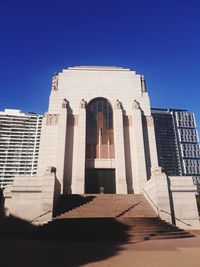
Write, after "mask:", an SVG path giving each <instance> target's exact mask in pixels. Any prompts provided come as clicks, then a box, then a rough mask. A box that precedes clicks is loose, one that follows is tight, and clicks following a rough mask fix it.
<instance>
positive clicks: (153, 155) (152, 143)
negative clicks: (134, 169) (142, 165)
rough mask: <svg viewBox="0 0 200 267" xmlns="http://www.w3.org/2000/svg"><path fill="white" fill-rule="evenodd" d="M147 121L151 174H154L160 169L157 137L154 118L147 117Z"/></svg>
mask: <svg viewBox="0 0 200 267" xmlns="http://www.w3.org/2000/svg"><path fill="white" fill-rule="evenodd" d="M146 121H147V131H148V139H149V151H150V160H151V173H153V171H154V169H157V168H158V154H157V147H156V137H155V129H154V121H153V117H152V116H146Z"/></svg>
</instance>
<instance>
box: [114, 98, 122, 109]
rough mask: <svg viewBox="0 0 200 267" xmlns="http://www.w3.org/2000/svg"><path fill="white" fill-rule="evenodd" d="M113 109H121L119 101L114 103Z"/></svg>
mask: <svg viewBox="0 0 200 267" xmlns="http://www.w3.org/2000/svg"><path fill="white" fill-rule="evenodd" d="M115 109H121V102H120V101H119V99H117V100H116V102H115Z"/></svg>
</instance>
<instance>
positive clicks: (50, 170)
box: [44, 166, 56, 175]
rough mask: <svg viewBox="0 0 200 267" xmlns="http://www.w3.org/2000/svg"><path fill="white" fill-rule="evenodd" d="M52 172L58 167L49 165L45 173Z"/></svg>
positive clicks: (49, 173)
mask: <svg viewBox="0 0 200 267" xmlns="http://www.w3.org/2000/svg"><path fill="white" fill-rule="evenodd" d="M52 173H56V167H53V166H48V167H47V168H46V170H45V174H44V175H51V174H52Z"/></svg>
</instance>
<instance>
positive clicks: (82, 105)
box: [80, 99, 87, 108]
mask: <svg viewBox="0 0 200 267" xmlns="http://www.w3.org/2000/svg"><path fill="white" fill-rule="evenodd" d="M86 104H87V102H86V101H85V100H84V99H82V100H81V102H80V108H86Z"/></svg>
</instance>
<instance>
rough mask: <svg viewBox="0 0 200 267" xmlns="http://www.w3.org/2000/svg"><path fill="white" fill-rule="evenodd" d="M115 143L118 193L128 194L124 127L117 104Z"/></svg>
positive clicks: (117, 104)
mask: <svg viewBox="0 0 200 267" xmlns="http://www.w3.org/2000/svg"><path fill="white" fill-rule="evenodd" d="M114 138H115V139H114V142H115V164H116V170H115V177H116V193H117V194H127V182H126V167H125V151H124V127H123V114H122V109H121V105H120V104H119V102H118V103H116V106H115V109H114Z"/></svg>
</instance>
